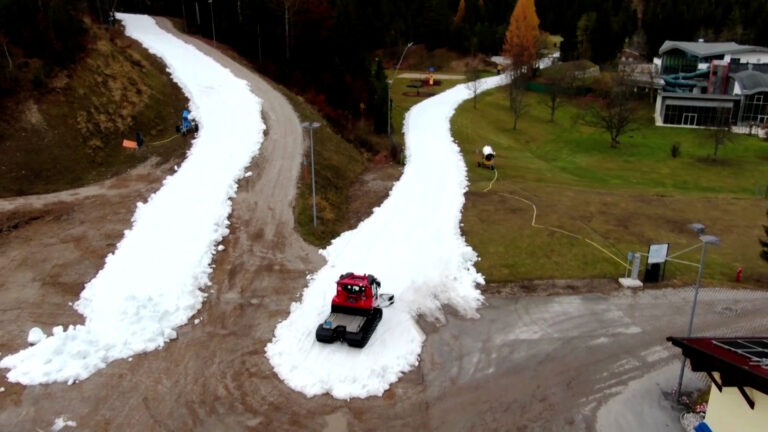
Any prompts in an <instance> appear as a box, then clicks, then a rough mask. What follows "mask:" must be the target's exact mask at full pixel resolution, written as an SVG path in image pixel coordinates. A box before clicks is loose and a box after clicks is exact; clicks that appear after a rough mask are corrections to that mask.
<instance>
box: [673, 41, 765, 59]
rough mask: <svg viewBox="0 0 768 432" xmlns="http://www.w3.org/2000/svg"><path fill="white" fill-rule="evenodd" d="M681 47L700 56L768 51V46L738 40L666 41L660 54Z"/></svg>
mask: <svg viewBox="0 0 768 432" xmlns="http://www.w3.org/2000/svg"><path fill="white" fill-rule="evenodd" d="M675 48H677V49H680V50H683V51H685V52H688V53H691V54H694V55H696V56H699V57H710V56H716V55H723V54H741V53H746V52H764V53H768V48H765V47H759V46H751V45H739V44H737V43H736V42H680V41H665V42H664V44H663V45H662V46H661V48H659V54H664V53H665V52H667V51H669V50H673V49H675Z"/></svg>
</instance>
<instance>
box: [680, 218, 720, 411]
mask: <svg viewBox="0 0 768 432" xmlns="http://www.w3.org/2000/svg"><path fill="white" fill-rule="evenodd" d="M688 226H689V227H690V228H691V229H692V230H694V231H696V234H698V235H699V240H701V258H699V274H698V276H696V287H695V288H694V291H693V306H692V307H691V318H690V320H689V321H688V337H691V334H692V333H693V318H694V316H696V301H697V300H698V299H699V288H700V287H701V275H702V274H703V273H704V259H705V258H706V254H707V245H708V244H711V245H714V246H717V245H718V244H720V239H719V238H717V237H715V236H713V235H706V234H704V230H705V229H706V227H705V226H704V225H702V224H700V223H694V224H690V225H688ZM686 360H687V358H686V357H685V356H683V362H682V363H681V364H680V375H679V376H678V378H677V400H678V402H679V401H680V397H681V395H682V393H683V374H684V373H685V362H686Z"/></svg>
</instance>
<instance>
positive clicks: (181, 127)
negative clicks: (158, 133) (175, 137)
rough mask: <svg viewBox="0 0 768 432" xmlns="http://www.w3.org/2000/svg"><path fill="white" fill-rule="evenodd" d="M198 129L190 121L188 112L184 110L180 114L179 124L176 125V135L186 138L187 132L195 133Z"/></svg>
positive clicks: (194, 122)
mask: <svg viewBox="0 0 768 432" xmlns="http://www.w3.org/2000/svg"><path fill="white" fill-rule="evenodd" d="M199 129H200V128H199V127H198V125H197V122H196V121H194V120H190V118H189V111H187V110H184V111H183V112H182V113H181V123H179V124H177V125H176V133H179V134H181V136H186V135H187V134H188V133H189V132H193V133H197V131H198V130H199Z"/></svg>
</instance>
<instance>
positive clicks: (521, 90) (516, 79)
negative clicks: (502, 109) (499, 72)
mask: <svg viewBox="0 0 768 432" xmlns="http://www.w3.org/2000/svg"><path fill="white" fill-rule="evenodd" d="M507 73H508V74H509V78H510V79H509V109H510V110H511V111H512V116H513V117H514V119H515V120H514V123H513V125H512V130H517V121H518V120H520V117H522V115H523V114H524V113H525V111H526V110H527V109H528V105H527V104H526V103H525V83H526V80H525V77H526V75H524V74H521V73H515V72H513V69H509V70H508V71H507Z"/></svg>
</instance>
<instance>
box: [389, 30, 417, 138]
mask: <svg viewBox="0 0 768 432" xmlns="http://www.w3.org/2000/svg"><path fill="white" fill-rule="evenodd" d="M411 46H413V42H409V43H408V45H406V46H405V49H403V54H402V55H400V61H399V62H397V67H396V68H395V74H394V75H392V79H391V80H387V137H389V140H390V141H392V130H391V127H390V124H391V123H392V120H391V118H392V113H391V111H392V102H391V101H392V83H393V82H394V81H395V78H397V71H398V70H400V63H402V62H403V57H405V52H406V51H408V48H410V47H411Z"/></svg>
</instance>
